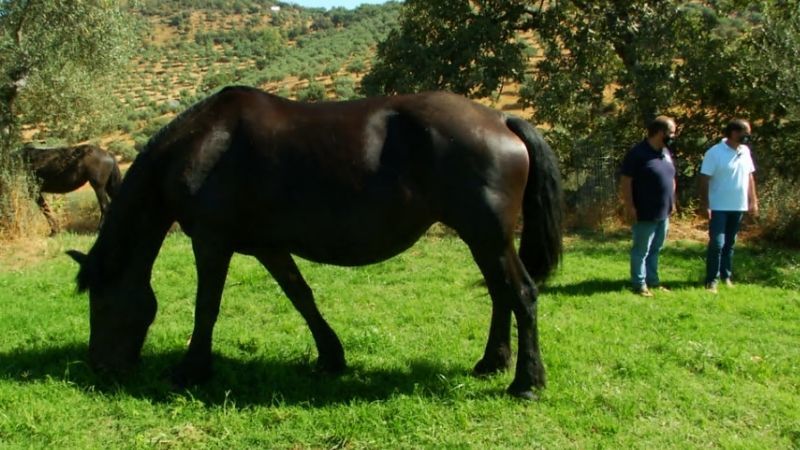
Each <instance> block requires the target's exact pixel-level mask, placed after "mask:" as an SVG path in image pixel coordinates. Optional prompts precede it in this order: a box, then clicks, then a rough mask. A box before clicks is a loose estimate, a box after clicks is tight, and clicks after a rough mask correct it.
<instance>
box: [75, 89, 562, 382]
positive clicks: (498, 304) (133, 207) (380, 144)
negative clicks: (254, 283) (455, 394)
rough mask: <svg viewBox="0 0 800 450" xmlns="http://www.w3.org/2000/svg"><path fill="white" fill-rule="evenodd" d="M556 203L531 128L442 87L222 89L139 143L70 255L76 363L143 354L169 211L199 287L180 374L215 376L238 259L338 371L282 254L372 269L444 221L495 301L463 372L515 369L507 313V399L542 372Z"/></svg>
mask: <svg viewBox="0 0 800 450" xmlns="http://www.w3.org/2000/svg"><path fill="white" fill-rule="evenodd" d="M561 201H562V200H561V182H560V175H559V172H558V167H557V162H556V159H555V156H554V154H553V152H552V151H551V150H550V147H549V146H548V145H547V144H546V143H545V141H544V140H543V139H542V138H541V136H540V135H539V133H538V132H537V131H536V130H535V129H534V128H533V126H531V125H530V124H528V123H527V122H525V121H524V120H522V119H519V118H515V117H510V116H506V115H505V114H503V113H501V112H498V111H494V110H492V109H489V108H486V107H484V106H482V105H479V104H477V103H473V102H471V101H469V100H467V99H464V98H462V97H459V96H457V95H454V94H449V93H443V92H430V93H422V94H416V95H403V96H395V97H375V98H368V99H362V100H357V101H349V102H322V103H299V102H294V101H290V100H287V99H283V98H280V97H277V96H274V95H271V94H268V93H265V92H262V91H260V90H257V89H253V88H247V87H229V88H226V89H223V90H222V91H220V92H218V93H216V94H214V95H212V96H210V97H208V98H206V99H205V100H202V101H201V102H199V103H197V104H195V105H194V106H192V107H191V108H189V109H188V110H187V111H185V112H183V113H182V114H181V115H179V116H178V117H176V118H175V119H174V120H173V121H172V122H170V123H169V124H167V125H166V126H165V127H164V128H162V129H161V130H160V131H158V133H156V134H155V135H154V136H153V137H152V138H151V139H150V141H149V142H148V143H147V145H146V146H145V148H144V150H143V151H142V152H141V153H140V154H139V155H138V157H137V158H136V160H135V161H134V163H133V165H132V166H131V168H130V170H129V171H128V173H127V175H126V176H125V180H124V181H123V183H122V186H121V188H120V191H119V194H118V195H117V197H116V198H115V199H114V203H113V204H112V205H111V208H110V211H109V214H108V218H107V220H106V222H105V223H104V224H103V226H102V228H101V229H100V232H99V235H98V237H97V240H96V242H95V243H94V245H93V246H92V248H91V250H90V251H89V253H88V255H85V254H83V253H80V252H78V251H75V250H71V251H69V252H68V253H69V254H70V256H72V257H73V258H74V259H75V260H76V261H78V262H79V264H80V266H81V267H80V270H79V272H78V276H77V283H78V289H79V290H80V291H85V290H87V289H88V291H89V300H90V317H89V323H90V336H89V361H90V363H91V364H92V366H93V367H96V368H102V369H105V370H111V371H114V372H116V371H120V370H126V369H129V368H131V366H132V365H133V364H134V363H136V362H137V361H138V359H139V357H140V353H141V348H142V345H143V342H144V340H145V337H146V334H147V330H148V328H149V326H150V324H151V323H152V321H153V319H154V318H155V315H156V309H157V302H156V298H155V295H154V293H153V289H152V288H151V286H150V278H151V271H152V267H153V263H154V260H155V258H156V255H157V254H158V251H159V248H160V247H161V245H162V243H163V239H164V237H165V234H166V233H167V230H168V229H169V228H170V226H171V224H172V223H173V221H177V222H178V223H179V224H180V225H181V228H182V229H183V230H184V231H185V232H186V234H187V235H188V236H189V237H190V238H191V242H192V249H193V252H194V256H195V264H196V268H197V274H198V285H197V298H196V303H195V316H194V321H195V322H194V329H193V332H192V337H191V341H190V344H189V348H188V350H187V352H186V354H185V356H184V357H183V358H182V360H181V361H180V362H179V363H178V364H177V366H175V367H174V368H173V369H172V372H171V377H172V381H173V382H174V383H175V384H177V385H179V386H183V385H186V384H189V383H196V382H201V381H204V380H205V379H207V378H208V377H209V376H210V375H211V363H212V351H211V340H212V330H213V327H214V323H215V322H216V319H217V315H218V313H219V308H220V299H221V295H222V290H223V286H224V284H225V278H226V275H227V271H228V265H229V262H230V260H231V256H232V255H233V253H234V252H238V253H243V254H247V255H252V256H255V257H256V258H257V259H258V261H260V262H261V264H262V265H263V266H264V267H265V268H266V270H267V271H269V273H270V274H271V275H272V276H273V277H274V278H275V280H276V281H277V282H278V284H279V285H280V286H281V288H282V289H283V291H284V292H285V294H286V296H287V297H288V298H289V300H290V301H291V302H292V303H293V305H294V306H295V308H296V309H297V310H298V311H299V313H300V314H301V315H302V316H303V318H304V319H305V321H306V322H307V324H308V326H309V328H310V331H311V334H312V335H313V337H314V341H315V343H316V347H317V351H318V360H317V369H319V370H322V371H327V372H333V373H335V372H340V371H342V370H343V369H344V368H345V357H344V351H343V349H342V344H341V343H340V341H339V338H338V337H337V336H336V333H335V332H334V331H333V329H331V327H330V326H329V325H328V323H327V322H326V320H325V319H324V318H323V317H322V315H321V314H320V312H319V310H318V309H317V307H316V305H315V301H314V297H313V294H312V291H311V289H310V288H309V286H308V285H307V284H306V282H305V281H304V279H303V276H302V275H301V274H300V271H299V270H298V268H297V266H296V265H295V262H294V260H293V259H292V255H298V256H300V257H302V258H305V259H309V260H312V261H317V262H321V263H327V264H336V265H343V266H357V265H365V264H371V263H376V262H379V261H383V260H385V259H388V258H390V257H392V256H394V255H397V254H399V253H401V252H403V251H404V250H406V249H407V248H409V247H410V246H411V245H413V244H414V243H415V242H416V241H417V240H418V239H419V238H420V236H421V235H422V234H423V233H425V231H426V230H427V229H428V228H429V227H430V226H431V225H432V224H434V223H435V222H442V223H444V224H446V225H448V226H449V227H451V228H453V229H454V230H455V231H456V232H457V233H458V235H459V236H460V238H461V239H463V240H464V242H466V244H467V245H468V246H469V249H470V250H471V252H472V256H473V257H474V259H475V262H476V263H477V264H478V266H479V268H480V270H481V272H482V274H483V276H484V279H485V281H486V284H487V286H488V289H489V293H490V296H491V299H492V316H491V325H490V329H489V338H488V342H487V344H486V350H485V353H484V355H483V357H482V358H481V359H480V361H479V362H478V364H477V365H476V367H475V372H476V373H477V374H488V373H494V372H497V371H500V370H503V369H506V368H507V367H508V366H509V365H510V361H511V344H510V336H511V330H510V327H511V316H512V313H513V315H514V316H515V318H516V322H517V326H518V329H519V333H518V337H519V342H518V353H517V355H518V356H517V363H516V373H515V376H514V380H513V382H512V384H511V386H510V387H509V392H510V393H511V394H513V395H516V396H520V397H523V398H533V397H534V394H533V389H534V388H539V387H543V386H544V383H545V375H544V367H543V365H542V361H541V357H540V354H539V344H538V332H537V323H536V320H537V319H536V315H537V314H536V305H537V301H536V299H537V289H536V284H535V283H534V280H543V279H544V278H545V277H546V276H547V275H548V274H549V273H550V272H551V270H552V269H553V268H554V266H555V265H556V264H557V262H558V260H559V258H560V255H561V249H562V244H561V222H562V209H561V208H562V207H561ZM520 213H521V214H522V216H523V220H524V227H523V230H522V236H521V244H520V248H521V250H520V253H519V255H518V254H517V252H516V250H515V248H514V235H515V229H516V225H517V221H518V218H519V215H520ZM453 300H454V301H456V302H458V299H453Z"/></svg>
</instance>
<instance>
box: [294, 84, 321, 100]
mask: <svg viewBox="0 0 800 450" xmlns="http://www.w3.org/2000/svg"><path fill="white" fill-rule="evenodd" d="M325 96H326V93H325V86H324V85H323V84H322V83H318V82H316V81H312V82H310V83H309V84H308V86H306V87H305V88H303V89H300V91H298V92H297V99H298V100H301V101H305V102H315V101H320V100H324V99H325Z"/></svg>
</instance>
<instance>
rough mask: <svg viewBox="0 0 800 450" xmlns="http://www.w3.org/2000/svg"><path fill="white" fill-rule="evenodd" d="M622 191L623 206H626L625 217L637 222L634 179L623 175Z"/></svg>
mask: <svg viewBox="0 0 800 450" xmlns="http://www.w3.org/2000/svg"><path fill="white" fill-rule="evenodd" d="M620 191H621V193H622V204H623V205H625V217H626V218H627V219H628V220H629V221H631V222H636V207H635V206H634V205H633V178H631V177H629V176H627V175H623V176H622V181H621V183H620Z"/></svg>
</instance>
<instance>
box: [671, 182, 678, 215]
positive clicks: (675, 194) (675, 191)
mask: <svg viewBox="0 0 800 450" xmlns="http://www.w3.org/2000/svg"><path fill="white" fill-rule="evenodd" d="M676 211H678V180H677V179H676V178H673V179H672V212H673V213H674V212H676Z"/></svg>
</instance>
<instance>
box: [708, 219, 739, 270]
mask: <svg viewBox="0 0 800 450" xmlns="http://www.w3.org/2000/svg"><path fill="white" fill-rule="evenodd" d="M743 215H744V212H743V211H711V221H710V222H709V224H708V238H709V239H708V253H707V255H706V283H713V282H715V281H717V277H719V278H721V279H723V280H729V279H730V278H731V275H733V244H735V243H736V233H738V232H739V224H741V223H742V216H743Z"/></svg>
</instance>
